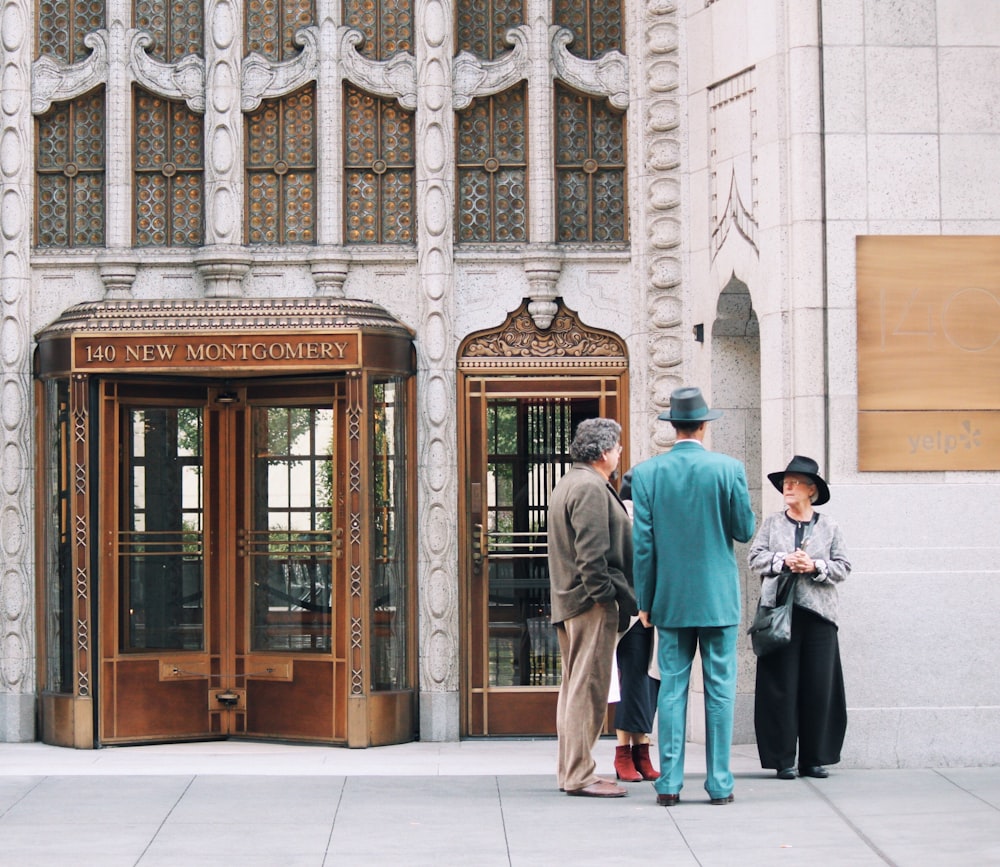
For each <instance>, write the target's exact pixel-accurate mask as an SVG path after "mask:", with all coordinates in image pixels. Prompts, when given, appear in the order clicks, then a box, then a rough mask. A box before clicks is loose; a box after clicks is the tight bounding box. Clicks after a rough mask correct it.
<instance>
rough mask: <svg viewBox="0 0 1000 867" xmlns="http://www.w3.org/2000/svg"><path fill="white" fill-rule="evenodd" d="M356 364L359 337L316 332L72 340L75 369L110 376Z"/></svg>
mask: <svg viewBox="0 0 1000 867" xmlns="http://www.w3.org/2000/svg"><path fill="white" fill-rule="evenodd" d="M359 364H360V349H359V336H358V335H357V334H353V333H344V332H339V331H338V332H337V333H336V335H331V336H330V337H329V338H325V337H323V336H321V335H317V334H316V333H315V332H311V333H309V334H302V335H297V334H294V333H289V332H287V331H283V332H280V333H276V334H260V333H254V334H226V335H219V334H211V335H208V334H206V335H201V334H196V335H177V334H171V335H169V337H160V338H158V337H155V336H147V335H135V334H130V335H120V334H83V335H79V334H78V335H76V336H74V338H73V369H74V370H77V371H80V372H87V373H106V372H111V371H118V372H122V371H126V370H128V371H131V372H138V371H147V372H150V373H153V372H155V373H164V372H171V371H174V372H183V371H187V372H194V371H201V372H208V371H219V372H222V371H226V370H231V369H235V368H240V369H244V370H245V369H246V367H247V366H248V365H255V366H260V367H261V368H266V369H271V370H273V369H278V370H286V371H287V370H317V369H321V370H330V369H337V368H340V369H350V368H356V367H358V366H359Z"/></svg>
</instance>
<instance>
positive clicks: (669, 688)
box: [653, 625, 739, 798]
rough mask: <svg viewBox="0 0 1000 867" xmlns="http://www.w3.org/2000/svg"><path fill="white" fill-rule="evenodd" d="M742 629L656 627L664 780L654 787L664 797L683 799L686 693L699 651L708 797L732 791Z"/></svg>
mask: <svg viewBox="0 0 1000 867" xmlns="http://www.w3.org/2000/svg"><path fill="white" fill-rule="evenodd" d="M738 629H739V627H738V626H736V625H733V626H698V627H695V626H693V627H687V628H682V629H664V628H661V627H657V632H658V633H659V634H658V638H659V650H658V653H657V661H658V663H659V666H660V693H659V696H658V698H657V713H658V724H657V735H658V739H659V749H660V777H659V779H658V780H657V781H656V782H655V783H654V784H653V786H654V788H655V789H656V791H657V792H658V793H659V794H661V795H668V794H679V793H680V791H681V789H682V788H683V787H684V745H685V743H686V741H687V702H688V688H689V686H690V683H691V664H692V662H693V661H694V653H695V650H696V649H699V650H700V651H701V671H702V676H703V679H704V683H705V764H706V765H707V767H706V769H705V791H706V792H708V796H709V797H710V798H725V797H727V796H728V795H729V794H730V793H732V791H733V774H732V771H731V770H730V767H729V756H730V749H731V746H732V741H733V712H734V710H735V707H736V640H737V631H738Z"/></svg>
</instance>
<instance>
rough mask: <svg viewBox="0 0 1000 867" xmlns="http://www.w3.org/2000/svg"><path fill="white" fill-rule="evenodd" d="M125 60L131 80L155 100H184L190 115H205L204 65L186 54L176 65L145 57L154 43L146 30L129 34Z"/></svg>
mask: <svg viewBox="0 0 1000 867" xmlns="http://www.w3.org/2000/svg"><path fill="white" fill-rule="evenodd" d="M127 39H128V58H129V66H130V68H131V72H132V78H133V80H134V81H135V82H136V83H138V84H139V85H141V86H142V87H144V88H145V89H146V90H148V91H150V92H151V93H155V94H156V95H157V96H162V97H164V98H166V99H183V100H184V102H185V103H186V104H187V107H188V108H189V109H191V111H194V112H198V113H199V114H202V113H204V111H205V61H204V60H203V59H202V58H200V57H198V55H196V54H188V55H186V56H185V57H182V58H181V59H180V60H178V61H177V63H163V62H162V61H160V60H157V59H156V58H154V57H151V56H150V55H149V54H148V53H147V49H148V48H150V47H151V46H152V45H153V43H154V41H155V40H154V38H153V35H152V34H151V33H149V32H148V31H146V30H135V29H131V30H129V31H128V37H127Z"/></svg>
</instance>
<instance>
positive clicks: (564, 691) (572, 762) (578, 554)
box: [548, 418, 638, 798]
mask: <svg viewBox="0 0 1000 867" xmlns="http://www.w3.org/2000/svg"><path fill="white" fill-rule="evenodd" d="M621 451H622V446H621V426H620V425H619V424H618V422H616V421H613V420H612V419H608V418H594V419H587V420H585V421H582V422H580V425H579V426H578V427H577V430H576V435H575V436H574V438H573V442H572V443H571V444H570V450H569V452H570V457H571V458H572V459H573V465H572V467H571V468H570V469H569V470H568V471H567V473H566V475H565V476H563V477H562V479H560V480H559V483H558V484H557V485H556V486H555V489H554V490H553V491H552V496H551V497H550V499H549V514H548V542H549V582H550V584H551V589H552V623H553V625H554V626H555V627H556V633H557V635H558V636H559V650H560V652H561V654H562V683H561V685H560V687H559V701H558V704H557V706H556V732H557V734H558V735H559V766H558V777H559V788H560V789H562V790H564V791H565V792H566V794H568V795H579V796H583V797H590V798H620V797H622V796H624V795H625V794H626V790H625V789H624V788H622V787H621V786H618V785H616V784H615V783H613V782H611V781H610V780H605V779H602V778H601V777H598V776H597V775H596V774H595V773H594V769H595V767H596V763H595V762H594V758H593V749H594V746H595V744H596V743H597V739H598V737H600V734H601V729H602V728H603V726H604V717H605V714H606V713H607V706H608V688H609V686H610V685H611V671H612V659H613V656H614V649H615V636H616V635H617V633H618V631H619V629H624V628H626V627H627V625H628V621H629V617H631V616H632V615H633V614H635V613H637V611H638V609H637V608H636V604H635V594H634V593H633V591H632V587H631V584H632V580H631V574H632V524H631V521H630V520H629V516H628V512H627V511H626V510H625V506H624V505H623V504H622V501H621V500H620V499H619V498H618V494H617V492H616V491H615V489H614V488H613V487H612V486H611V484H610V479H611V476H612V474H613V473H614V471H615V470H616V469H617V468H618V461H619V459H620V458H621Z"/></svg>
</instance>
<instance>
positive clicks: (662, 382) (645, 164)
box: [630, 0, 684, 459]
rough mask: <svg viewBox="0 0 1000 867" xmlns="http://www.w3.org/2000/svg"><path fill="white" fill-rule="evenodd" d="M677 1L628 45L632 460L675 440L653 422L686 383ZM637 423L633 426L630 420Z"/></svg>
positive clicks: (646, 17) (660, 5)
mask: <svg viewBox="0 0 1000 867" xmlns="http://www.w3.org/2000/svg"><path fill="white" fill-rule="evenodd" d="M678 17H679V13H678V11H677V4H676V2H674V0H654V2H651V3H649V4H648V5H647V6H646V7H645V9H644V12H643V14H642V15H641V16H640V19H639V21H638V22H637V23H638V25H639V30H638V32H635V33H633V37H634V38H633V41H632V45H634V46H635V49H634V51H632V52H630V55H631V60H632V64H633V65H632V72H633V73H634V74H635V75H636V78H637V80H638V87H637V88H636V90H637V91H638V95H637V96H636V97H635V99H634V100H633V102H632V105H631V109H630V121H631V125H630V128H631V129H633V130H636V131H637V135H636V136H635V138H636V140H638V141H639V142H640V145H639V148H640V150H639V152H638V153H636V151H634V150H633V151H632V152H631V156H632V157H633V161H632V164H633V169H632V175H633V177H632V182H631V189H632V190H633V192H634V195H635V202H636V207H635V208H634V209H633V226H632V231H633V262H634V270H633V273H634V275H635V285H636V286H637V287H644V289H645V303H644V304H642V303H640V298H639V297H637V299H636V301H637V303H636V311H637V315H638V316H639V321H638V322H637V323H636V333H637V334H643V333H645V335H646V341H645V349H646V356H647V357H646V364H645V365H639V366H640V367H645V368H646V371H647V373H646V375H647V377H648V381H647V383H646V388H645V389H644V390H643V391H640V390H639V388H636V390H635V391H634V393H633V400H634V401H635V402H634V403H633V415H634V417H635V419H636V421H637V422H638V420H639V419H641V418H645V423H646V430H647V436H648V439H647V440H646V443H644V444H643V445H642V446H641V447H640V448H641V450H642V453H641V454H640V455H634V456H633V458H634V459H638V458H642V457H647V456H648V455H649V454H655V453H656V452H659V451H662V450H663V449H664V448H666V447H667V446H668V445H670V443H671V442H672V441H673V428H671V427H670V425H666V424H663V423H662V422H657V421H656V416H657V414H658V413H660V412H662V411H663V410H664V409H666V408H667V406H668V405H669V403H670V393H671V392H672V391H673V390H674V389H675V388H678V387H679V386H681V385H682V384H683V369H682V366H681V362H682V361H683V339H684V335H683V333H682V331H683V329H682V318H681V314H682V306H683V299H682V297H681V291H682V286H681V275H682V273H683V267H682V261H681V255H682V250H681V240H682V225H681V189H682V184H681V172H682V166H681V158H680V154H681V136H682V131H681V129H680V116H681V107H680V95H679V93H678V86H679V79H680V67H679V63H680V59H679V56H678V51H679V38H678ZM635 429H636V430H638V429H639V427H638V425H636V426H635Z"/></svg>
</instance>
